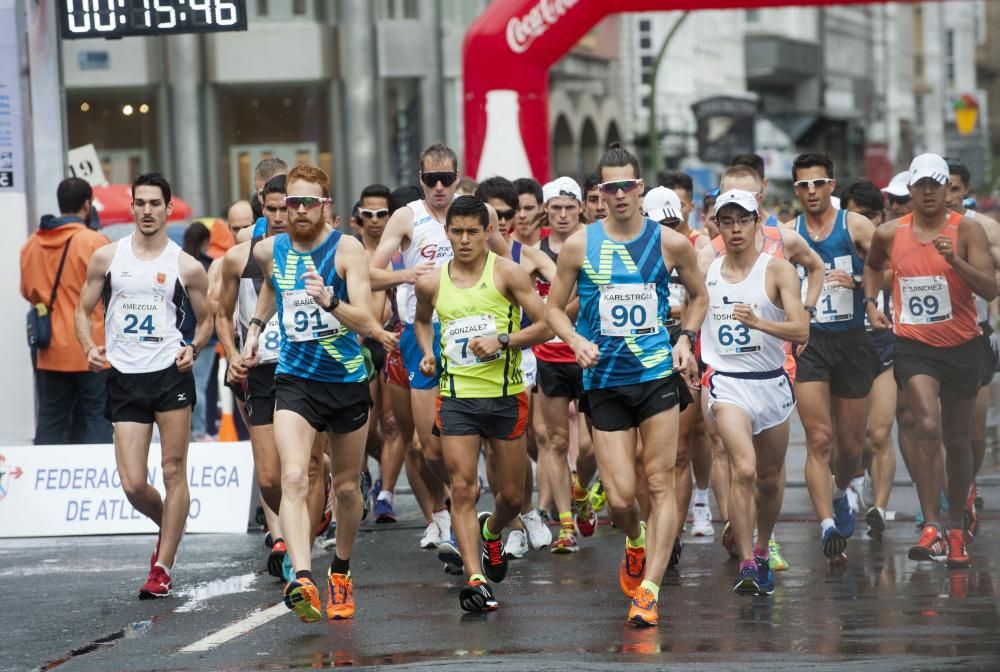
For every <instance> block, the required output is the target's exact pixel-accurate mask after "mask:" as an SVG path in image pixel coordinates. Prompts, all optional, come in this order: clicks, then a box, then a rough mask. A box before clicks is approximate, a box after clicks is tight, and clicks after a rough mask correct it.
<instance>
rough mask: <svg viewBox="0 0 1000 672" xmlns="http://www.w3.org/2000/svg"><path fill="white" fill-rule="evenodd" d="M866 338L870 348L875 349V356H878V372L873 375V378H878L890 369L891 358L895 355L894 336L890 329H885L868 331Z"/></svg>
mask: <svg viewBox="0 0 1000 672" xmlns="http://www.w3.org/2000/svg"><path fill="white" fill-rule="evenodd" d="M868 337H869V338H870V339H871V341H872V347H873V348H875V354H877V355H878V371H877V372H876V373H875V377H876V378H878V377H879V376H881V375H882V374H883V373H885V372H886V371H888V370H889V369H891V368H892V360H893V356H894V355H895V353H896V335H895V334H894V333H892V330H891V329H886V330H885V331H869V332H868Z"/></svg>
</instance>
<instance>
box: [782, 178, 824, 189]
mask: <svg viewBox="0 0 1000 672" xmlns="http://www.w3.org/2000/svg"><path fill="white" fill-rule="evenodd" d="M828 184H833V179H832V178H829V177H817V178H816V179H814V180H797V181H795V182H792V186H793V187H795V188H796V189H804V190H806V191H808V190H809V189H813V188H815V189H822V188H823V187H825V186H826V185H828Z"/></svg>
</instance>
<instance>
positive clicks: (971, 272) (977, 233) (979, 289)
mask: <svg viewBox="0 0 1000 672" xmlns="http://www.w3.org/2000/svg"><path fill="white" fill-rule="evenodd" d="M949 242H950V241H948V238H946V237H945V236H938V237H937V239H936V240H935V241H934V246H935V247H937V249H938V252H939V253H940V254H941V256H942V257H944V259H945V261H947V262H948V263H949V264H951V266H952V268H954V269H955V272H957V273H958V274H959V275H960V276H961V277H962V279H963V280H965V284H967V285H968V286H969V288H970V289H972V291H973V292H975V293H976V294H978V295H979V296H981V297H983V298H984V299H986V300H987V301H992V300H993V299H995V298H996V296H997V277H996V267H995V266H994V265H993V257H992V256H991V255H990V249H989V241H987V239H986V232H985V231H984V230H983V225H982V224H980V223H979V222H978V221H976V220H974V219H972V218H971V217H963V218H962V221H961V222H959V224H958V243H959V245H958V246H959V249H958V250H955V249H953V248H951V247H950V244H949V245H946V244H945V243H949ZM962 248H964V249H962ZM963 252H964V254H962V253H963Z"/></svg>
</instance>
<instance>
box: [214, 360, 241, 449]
mask: <svg viewBox="0 0 1000 672" xmlns="http://www.w3.org/2000/svg"><path fill="white" fill-rule="evenodd" d="M228 369H229V363H228V362H227V361H226V358H225V357H220V358H219V381H218V382H219V398H220V399H221V400H222V418H221V420H219V439H218V440H219V441H239V440H240V437H239V435H238V434H237V433H236V421H235V420H234V419H233V408H234V406H235V402H234V401H233V391H232V390H230V389H229V387H228V386H227V385H226V371H227V370H228Z"/></svg>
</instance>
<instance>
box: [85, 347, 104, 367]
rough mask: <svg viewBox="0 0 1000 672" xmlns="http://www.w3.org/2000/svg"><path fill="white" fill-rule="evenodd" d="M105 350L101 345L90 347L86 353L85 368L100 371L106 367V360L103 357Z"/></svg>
mask: <svg viewBox="0 0 1000 672" xmlns="http://www.w3.org/2000/svg"><path fill="white" fill-rule="evenodd" d="M106 352H107V348H105V347H104V346H103V345H92V346H90V350H88V351H87V368H88V369H90V370H91V371H100V370H101V369H103V368H104V367H105V366H107V365H108V358H107V357H105V353H106Z"/></svg>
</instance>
